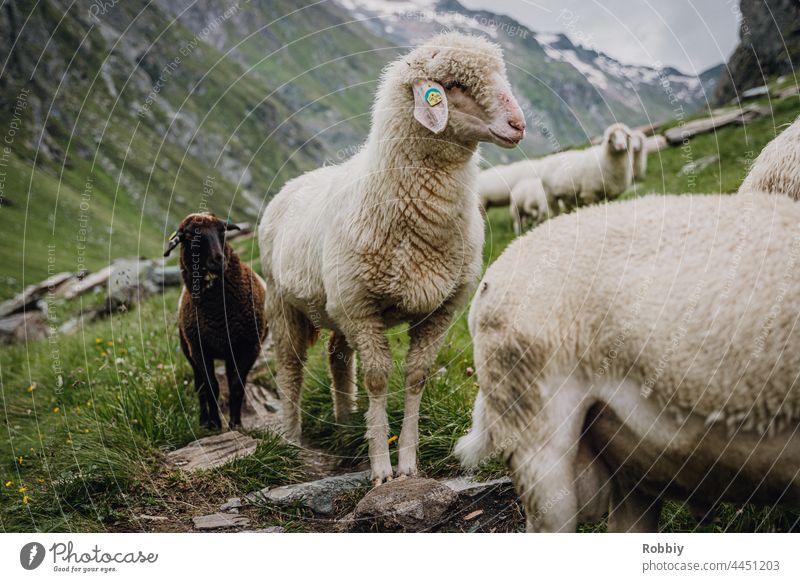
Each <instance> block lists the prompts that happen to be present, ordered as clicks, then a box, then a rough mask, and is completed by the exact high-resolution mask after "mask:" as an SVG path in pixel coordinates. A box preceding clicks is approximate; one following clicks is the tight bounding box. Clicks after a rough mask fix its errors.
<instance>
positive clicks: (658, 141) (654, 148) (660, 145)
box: [644, 135, 669, 154]
mask: <svg viewBox="0 0 800 582" xmlns="http://www.w3.org/2000/svg"><path fill="white" fill-rule="evenodd" d="M668 146H669V142H668V141H667V138H665V137H664V136H663V135H651V136H650V137H648V138H647V139H646V140H645V141H644V148H645V150H646V151H647V153H648V154H650V153H653V152H660V151H661V150H663V149H664V148H666V147H668Z"/></svg>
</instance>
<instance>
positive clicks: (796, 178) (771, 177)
mask: <svg viewBox="0 0 800 582" xmlns="http://www.w3.org/2000/svg"><path fill="white" fill-rule="evenodd" d="M757 191H764V192H772V193H775V194H785V195H786V196H789V197H790V198H792V199H793V200H800V118H798V119H796V120H795V121H794V123H792V124H791V125H790V126H789V127H788V128H787V129H785V130H784V131H783V132H782V133H781V134H780V135H779V136H778V137H776V138H775V139H773V140H772V141H771V142H769V143H768V144H767V145H766V147H764V149H763V150H761V153H760V154H759V155H758V157H757V158H756V160H755V162H753V166H752V168H750V172H749V173H748V174H747V176H746V177H745V179H744V182H742V185H741V187H740V188H739V192H757Z"/></svg>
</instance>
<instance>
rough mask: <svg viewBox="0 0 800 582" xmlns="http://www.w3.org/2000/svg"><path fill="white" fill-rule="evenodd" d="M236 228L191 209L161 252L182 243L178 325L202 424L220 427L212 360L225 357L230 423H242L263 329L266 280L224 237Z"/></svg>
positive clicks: (265, 331)
mask: <svg viewBox="0 0 800 582" xmlns="http://www.w3.org/2000/svg"><path fill="white" fill-rule="evenodd" d="M238 229H239V227H238V226H236V225H234V224H230V223H226V222H223V221H222V220H220V219H219V218H217V217H216V216H214V215H213V214H190V215H188V216H187V217H186V218H184V219H183V221H182V222H181V224H180V226H179V227H178V230H177V231H176V232H175V234H174V235H173V236H172V237H171V238H170V240H169V246H168V247H167V250H166V252H165V253H164V256H165V257H166V256H169V254H170V252H172V250H173V249H174V248H175V247H176V246H178V245H179V244H182V247H181V276H182V277H183V283H184V288H183V292H182V293H181V298H180V302H179V308H178V309H179V316H178V330H179V332H180V340H181V348H182V349H183V353H184V355H185V356H186V359H188V360H189V363H190V364H191V365H192V369H193V371H194V384H195V388H196V389H197V394H198V397H199V399H200V424H201V425H202V426H204V427H208V428H211V429H219V428H220V427H221V424H222V423H221V421H220V417H219V410H218V408H217V401H218V398H219V384H218V382H217V379H216V376H215V375H214V360H216V359H219V360H225V371H226V373H227V376H228V387H229V389H230V427H236V426H239V425H241V411H242V402H243V401H244V386H245V382H246V381H247V374H248V373H249V372H250V369H251V368H252V367H253V364H254V363H255V361H256V359H257V358H258V355H259V353H260V351H261V342H262V341H263V340H264V337H265V336H266V334H267V319H266V315H265V312H264V292H265V290H266V286H265V285H264V280H263V279H262V278H261V277H259V276H258V275H257V274H256V273H255V272H254V271H253V270H252V269H251V268H250V266H249V265H247V264H246V263H243V262H242V261H241V260H240V259H239V257H238V256H237V255H236V253H235V252H234V250H233V249H232V248H231V247H230V245H228V244H227V243H226V242H225V236H226V234H225V233H226V232H227V231H229V230H238Z"/></svg>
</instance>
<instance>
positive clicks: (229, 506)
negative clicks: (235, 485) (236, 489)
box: [219, 497, 242, 511]
mask: <svg viewBox="0 0 800 582" xmlns="http://www.w3.org/2000/svg"><path fill="white" fill-rule="evenodd" d="M241 508H242V500H241V499H239V498H238V497H231V498H230V499H228V501H226V502H225V503H223V504H222V505H221V506H220V508H219V510H220V511H231V510H233V509H236V510H239V509H241Z"/></svg>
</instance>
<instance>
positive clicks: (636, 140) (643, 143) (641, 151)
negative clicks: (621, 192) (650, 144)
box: [631, 130, 647, 180]
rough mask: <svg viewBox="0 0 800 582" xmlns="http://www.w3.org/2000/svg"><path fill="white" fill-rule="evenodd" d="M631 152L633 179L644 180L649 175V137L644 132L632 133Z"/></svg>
mask: <svg viewBox="0 0 800 582" xmlns="http://www.w3.org/2000/svg"><path fill="white" fill-rule="evenodd" d="M631 151H632V152H633V177H634V179H636V180H644V179H645V176H646V174H647V136H645V134H644V132H642V131H639V130H636V131H631Z"/></svg>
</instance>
